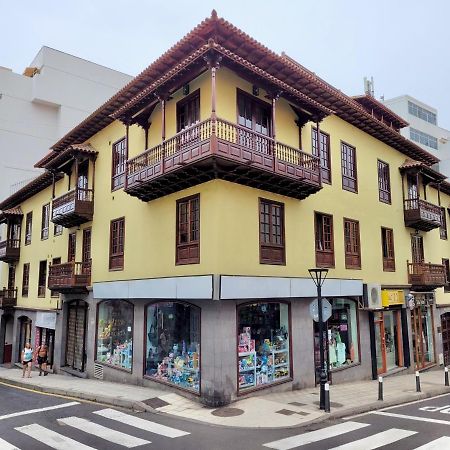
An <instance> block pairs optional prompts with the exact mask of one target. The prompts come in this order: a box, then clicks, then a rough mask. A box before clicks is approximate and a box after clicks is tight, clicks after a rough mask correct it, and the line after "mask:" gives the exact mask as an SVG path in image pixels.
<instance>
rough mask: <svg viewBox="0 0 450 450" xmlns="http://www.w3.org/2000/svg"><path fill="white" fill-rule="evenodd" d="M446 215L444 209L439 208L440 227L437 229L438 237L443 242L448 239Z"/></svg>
mask: <svg viewBox="0 0 450 450" xmlns="http://www.w3.org/2000/svg"><path fill="white" fill-rule="evenodd" d="M446 214H447V212H446V209H445V208H444V207H442V206H441V226H440V227H439V237H440V238H441V239H442V240H444V241H446V240H447V239H448V233H447V215H446Z"/></svg>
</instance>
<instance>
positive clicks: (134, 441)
mask: <svg viewBox="0 0 450 450" xmlns="http://www.w3.org/2000/svg"><path fill="white" fill-rule="evenodd" d="M57 421H58V423H60V424H63V425H68V426H71V427H73V428H76V429H77V430H81V431H84V432H85V433H89V434H92V435H94V436H97V437H99V438H101V439H104V440H106V441H110V442H114V443H115V444H118V445H122V446H123V447H127V448H133V447H138V446H139V445H145V444H151V441H146V440H145V439H140V438H137V437H134V436H131V435H129V434H126V433H122V432H120V431H116V430H112V429H111V428H108V427H104V426H103V425H99V424H97V423H94V422H91V421H90V420H86V419H82V418H80V417H65V418H63V419H57ZM0 449H1V447H0Z"/></svg>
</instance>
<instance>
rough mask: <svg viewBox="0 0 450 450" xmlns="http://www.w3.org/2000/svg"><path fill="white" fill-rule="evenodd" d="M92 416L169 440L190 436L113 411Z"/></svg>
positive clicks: (104, 411)
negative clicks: (123, 424)
mask: <svg viewBox="0 0 450 450" xmlns="http://www.w3.org/2000/svg"><path fill="white" fill-rule="evenodd" d="M94 414H98V415H99V416H102V417H106V418H107V419H112V420H117V421H118V422H122V423H125V424H127V425H130V426H132V427H135V428H140V429H141V430H145V431H150V432H151V433H156V434H160V435H162V436H166V437H170V438H176V437H180V436H185V435H187V434H190V433H187V432H186V431H181V430H177V429H176V428H171V427H167V426H165V425H161V424H159V423H156V422H151V421H150V420H145V419H141V418H139V417H135V416H130V415H129V414H125V413H123V412H120V411H116V410H115V409H110V408H107V409H101V410H100V411H94Z"/></svg>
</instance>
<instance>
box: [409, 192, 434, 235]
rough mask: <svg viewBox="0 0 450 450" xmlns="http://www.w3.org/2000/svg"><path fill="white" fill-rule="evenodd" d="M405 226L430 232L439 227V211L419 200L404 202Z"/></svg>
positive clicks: (430, 204) (428, 203)
mask: <svg viewBox="0 0 450 450" xmlns="http://www.w3.org/2000/svg"><path fill="white" fill-rule="evenodd" d="M404 216H405V225H406V226H407V227H411V228H415V229H417V230H422V231H430V230H432V229H434V228H439V227H440V226H441V220H442V219H441V209H440V207H439V206H437V205H433V204H432V203H430V202H427V201H426V200H422V199H419V198H413V199H406V200H405V201H404Z"/></svg>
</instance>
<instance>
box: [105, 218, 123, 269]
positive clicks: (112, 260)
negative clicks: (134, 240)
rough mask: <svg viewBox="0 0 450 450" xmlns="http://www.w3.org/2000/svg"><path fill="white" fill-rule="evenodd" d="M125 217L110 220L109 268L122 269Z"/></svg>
mask: <svg viewBox="0 0 450 450" xmlns="http://www.w3.org/2000/svg"><path fill="white" fill-rule="evenodd" d="M124 241H125V218H124V217H122V218H121V219H116V220H111V227H110V238H109V270H123V265H124Z"/></svg>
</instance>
